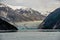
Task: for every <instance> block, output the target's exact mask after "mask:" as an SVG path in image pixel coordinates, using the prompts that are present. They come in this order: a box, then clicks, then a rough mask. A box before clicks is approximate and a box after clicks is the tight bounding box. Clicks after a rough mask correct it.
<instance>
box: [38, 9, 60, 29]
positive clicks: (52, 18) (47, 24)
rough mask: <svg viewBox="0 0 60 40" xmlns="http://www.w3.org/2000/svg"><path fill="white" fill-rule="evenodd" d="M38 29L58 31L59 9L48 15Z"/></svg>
mask: <svg viewBox="0 0 60 40" xmlns="http://www.w3.org/2000/svg"><path fill="white" fill-rule="evenodd" d="M38 28H39V29H60V8H57V9H56V10H54V11H53V12H52V13H50V14H49V15H48V16H47V17H46V18H45V20H44V21H43V22H42V23H41V24H40V25H39V27H38Z"/></svg>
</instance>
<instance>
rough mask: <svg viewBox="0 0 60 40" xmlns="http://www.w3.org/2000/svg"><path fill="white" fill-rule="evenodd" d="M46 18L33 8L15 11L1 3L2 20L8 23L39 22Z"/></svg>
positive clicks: (0, 14) (0, 13)
mask: <svg viewBox="0 0 60 40" xmlns="http://www.w3.org/2000/svg"><path fill="white" fill-rule="evenodd" d="M45 17H46V16H44V15H42V14H41V13H40V12H38V11H36V10H33V9H32V8H25V9H24V8H20V9H15V10H13V9H12V8H11V7H9V6H8V5H5V4H2V3H0V18H2V19H3V20H6V21H8V22H22V21H23V22H24V21H39V20H43V19H45Z"/></svg>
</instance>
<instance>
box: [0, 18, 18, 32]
mask: <svg viewBox="0 0 60 40" xmlns="http://www.w3.org/2000/svg"><path fill="white" fill-rule="evenodd" d="M17 30H18V29H17V28H16V27H15V26H13V25H11V24H9V23H8V22H6V21H4V20H2V19H0V32H16V31H17Z"/></svg>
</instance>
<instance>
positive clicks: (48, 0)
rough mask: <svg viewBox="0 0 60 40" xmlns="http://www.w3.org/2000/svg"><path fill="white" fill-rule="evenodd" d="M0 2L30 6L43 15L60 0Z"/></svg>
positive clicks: (56, 5) (12, 0)
mask: <svg viewBox="0 0 60 40" xmlns="http://www.w3.org/2000/svg"><path fill="white" fill-rule="evenodd" d="M0 2H2V3H4V4H9V5H13V6H26V7H30V8H33V9H35V10H38V11H39V12H41V13H42V14H44V15H45V14H49V12H51V11H53V10H55V9H56V8H58V7H60V0H0Z"/></svg>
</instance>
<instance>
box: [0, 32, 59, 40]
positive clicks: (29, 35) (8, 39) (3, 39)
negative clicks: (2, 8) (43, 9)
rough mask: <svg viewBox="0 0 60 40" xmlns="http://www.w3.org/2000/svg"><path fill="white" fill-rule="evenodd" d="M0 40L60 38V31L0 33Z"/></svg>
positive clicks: (48, 39)
mask: <svg viewBox="0 0 60 40" xmlns="http://www.w3.org/2000/svg"><path fill="white" fill-rule="evenodd" d="M0 40H60V32H13V33H0Z"/></svg>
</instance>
